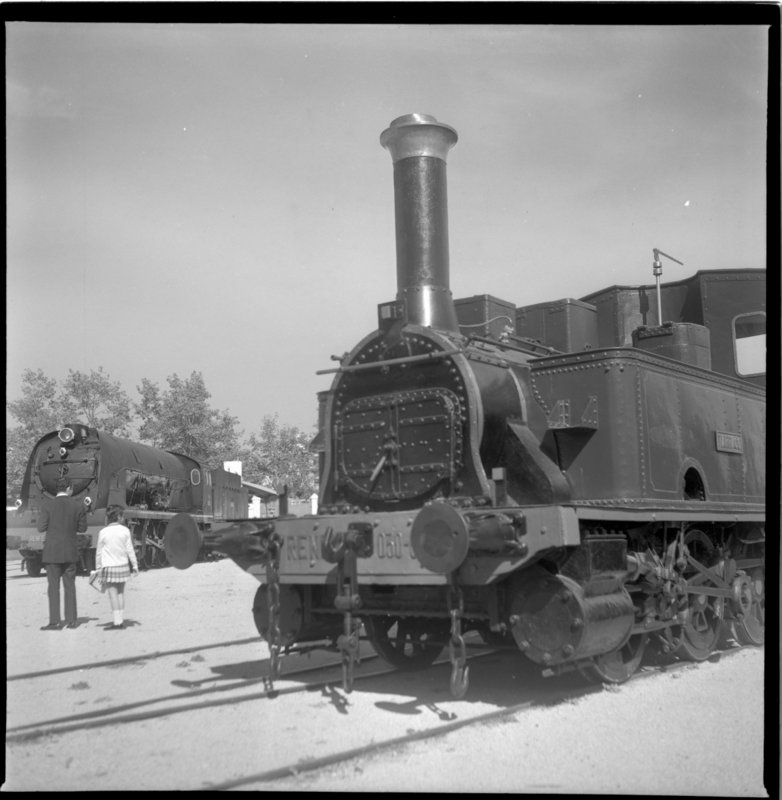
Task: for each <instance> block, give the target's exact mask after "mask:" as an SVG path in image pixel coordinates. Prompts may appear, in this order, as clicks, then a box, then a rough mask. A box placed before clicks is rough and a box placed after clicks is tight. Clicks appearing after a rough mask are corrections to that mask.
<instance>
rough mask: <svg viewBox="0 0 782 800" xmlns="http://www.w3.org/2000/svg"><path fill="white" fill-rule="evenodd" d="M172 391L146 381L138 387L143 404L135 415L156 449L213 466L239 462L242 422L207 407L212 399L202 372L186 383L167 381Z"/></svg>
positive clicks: (174, 377)
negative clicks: (236, 459)
mask: <svg viewBox="0 0 782 800" xmlns="http://www.w3.org/2000/svg"><path fill="white" fill-rule="evenodd" d="M167 382H168V389H165V390H161V389H160V387H159V386H158V385H157V384H155V383H152V382H151V381H149V380H147V379H146V378H144V379H143V380H142V382H141V386H139V387H137V388H138V391H139V394H140V395H141V401H140V402H139V403H137V404H136V405H135V411H136V413H137V414H138V416H139V417H140V419H141V426H140V428H139V435H140V436H141V438H142V439H143V440H145V441H147V442H149V443H150V444H153V445H154V446H155V447H161V448H163V449H164V450H173V451H175V452H177V453H183V454H185V455H188V456H191V457H192V458H195V459H196V460H198V461H201V462H203V463H205V464H209V465H210V466H222V462H223V461H226V460H232V459H235V458H236V456H237V454H238V452H239V434H238V433H237V430H236V426H237V424H238V422H239V421H238V419H237V418H236V417H232V416H231V415H230V414H229V413H228V411H217V410H215V409H213V408H210V406H209V405H208V403H207V400H209V398H210V397H211V395H210V394H209V392H208V391H207V389H206V386H205V384H204V379H203V377H202V375H201V373H200V372H193V373H192V374H191V375H190V377H189V378H187V379H186V380H182V379H181V378H180V377H179V376H178V375H177V374H176V373H175V374H174V375H170V376H169V377H168V378H167Z"/></svg>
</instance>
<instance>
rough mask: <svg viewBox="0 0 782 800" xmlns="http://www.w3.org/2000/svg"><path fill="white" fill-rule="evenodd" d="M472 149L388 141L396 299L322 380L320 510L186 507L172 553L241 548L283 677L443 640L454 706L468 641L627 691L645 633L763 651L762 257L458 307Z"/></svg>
mask: <svg viewBox="0 0 782 800" xmlns="http://www.w3.org/2000/svg"><path fill="white" fill-rule="evenodd" d="M456 141H457V134H456V131H455V130H454V129H453V128H452V127H450V126H448V125H445V124H442V123H440V122H438V121H437V120H436V119H435V118H434V117H431V116H428V115H422V114H411V115H407V116H403V117H399V118H398V119H395V120H394V121H393V122H392V123H391V124H390V126H389V127H388V128H387V129H386V130H385V131H384V132H383V133H382V135H381V137H380V143H381V145H382V146H383V147H384V148H386V149H388V151H389V152H390V154H391V158H392V161H393V169H394V196H395V219H396V255H397V295H396V299H395V300H393V301H391V302H386V303H382V304H380V305H379V306H378V322H377V329H376V330H374V331H372V332H371V333H369V334H368V335H367V336H366V337H365V338H364V339H363V340H361V341H360V342H359V343H358V344H357V345H356V346H355V347H354V348H353V349H352V350H351V351H350V352H349V353H347V354H346V355H345V356H344V357H343V358H342V359H341V361H340V363H339V366H338V367H336V368H335V369H333V370H324V371H323V373H333V374H334V378H333V383H332V385H331V388H330V389H328V390H327V391H324V392H321V393H320V395H319V401H320V414H319V416H320V424H319V428H320V430H319V434H318V437H317V438H316V443H315V444H316V446H317V449H318V450H319V458H320V496H319V512H318V514H317V515H309V516H305V517H299V518H296V519H293V518H279V519H276V520H269V521H255V522H251V521H244V522H240V523H236V524H233V525H228V526H224V527H222V528H220V527H219V526H213V528H212V530H211V531H210V532H208V533H206V534H204V533H203V532H202V531H200V530H199V528H198V525H197V519H196V518H194V517H193V516H192V515H190V514H187V513H183V514H178V515H177V516H176V517H174V518H173V519H172V520H171V521H170V522H169V524H168V526H167V529H166V534H165V547H166V551H167V553H168V558H169V560H170V562H171V563H172V564H173V565H174V566H176V567H178V568H187V567H188V566H189V565H190V564H191V563H193V561H194V560H195V558H196V557H197V554H198V553H199V552H201V550H202V548H204V547H206V548H207V549H209V548H211V549H217V550H220V551H222V552H225V553H227V554H228V555H229V556H230V557H231V558H232V559H233V560H234V562H235V563H236V564H237V565H239V566H240V567H241V568H242V569H244V570H246V571H248V572H250V573H252V574H253V575H255V576H256V577H257V579H258V581H259V583H260V586H259V588H258V590H257V594H256V597H255V602H254V607H253V613H254V617H255V623H256V626H257V629H258V631H259V633H260V634H261V635H262V636H263V637H264V638H265V639H266V640H267V641H268V643H269V647H270V653H271V660H270V668H271V677H272V678H274V677H275V676H276V675H278V674H279V665H280V661H279V656H280V654H281V653H282V652H287V651H289V650H295V649H301V648H304V647H307V646H310V647H311V646H315V645H314V643H318V642H324V643H330V644H331V645H332V646H334V647H336V648H337V649H338V650H339V652H341V654H342V663H343V671H344V685H345V688H346V690H348V691H349V690H350V688H351V685H352V680H353V677H352V676H353V668H354V664H355V663H356V659H357V656H358V648H359V639H360V636H359V634H360V626H361V625H362V624H363V627H364V629H365V632H366V636H367V638H368V639H369V640H370V642H371V643H372V645H373V646H374V648H375V649H376V651H377V652H378V653H379V654H380V655H381V656H382V657H383V658H385V659H386V660H387V661H388V662H390V663H391V664H393V665H395V666H396V667H398V668H400V669H415V668H421V667H424V666H427V665H429V664H431V663H432V662H433V661H434V659H435V658H437V657H438V656H439V655H440V654H441V653H442V652H443V650H444V649H445V648H446V647H447V649H448V654H449V657H450V663H451V678H450V688H451V691H452V693H453V695H454V696H456V697H460V696H462V695H463V694H464V693H465V691H466V690H467V686H468V667H467V665H466V661H465V660H466V646H465V640H464V634H465V633H466V632H467V631H471V630H474V631H477V632H478V633H479V634H480V635H481V637H482V638H483V639H484V640H485V641H486V642H490V643H492V644H497V645H505V646H510V647H513V648H517V649H518V650H519V651H520V652H522V653H523V654H524V655H525V656H526V657H527V658H529V659H531V660H532V661H533V662H535V663H536V664H538V665H540V668H541V669H542V670H543V671H544V672H546V673H547V674H559V673H561V672H565V671H569V670H579V671H580V672H581V673H583V674H584V675H585V676H586V677H588V678H590V679H593V680H597V681H600V682H617V683H618V682H621V681H624V680H626V679H628V678H629V677H630V676H631V675H632V674H633V672H634V671H635V670H636V669H637V668H638V667H639V665H640V663H641V662H642V659H643V657H644V653H645V652H647V648H648V646H649V645H650V643H654V644H655V645H656V646H659V647H661V648H662V649H663V650H665V651H666V652H669V653H672V654H677V655H678V656H681V657H683V658H686V659H692V660H695V661H701V660H704V659H706V658H708V656H709V654H710V653H711V652H712V651H713V649H714V648H715V646H716V645H717V642H718V639H719V637H720V635H721V634H723V633H724V632H725V629H726V626H730V629H731V630H732V632H733V634H734V636H735V637H736V638H737V639H738V640H739V642H741V643H752V644H761V643H762V642H763V641H764V636H765V569H764V564H765V560H764V559H765V388H764V387H765V375H764V373H765V365H764V348H765V271H764V270H755V269H742V270H705V271H700V272H698V273H697V274H696V275H694V276H692V277H690V278H688V279H686V280H682V281H678V282H675V283H666V284H661V283H660V280H659V275H660V273H661V261H660V257H661V256H665V255H666V254H664V253H662V251H659V250H656V249H655V250H654V274H655V276H658V277H657V282H656V287H655V286H651V285H650V286H613V287H610V288H608V289H605V290H603V291H600V292H596V293H595V294H592V295H589V296H587V297H584V298H581V299H580V300H576V299H573V298H567V299H561V300H557V301H554V302H550V303H542V304H537V305H531V306H523V307H516V305H515V304H513V303H511V302H508V301H505V300H502V299H499V298H497V297H494V296H492V295H478V296H475V297H469V298H463V299H460V300H453V298H452V295H451V291H450V288H449V274H448V273H449V259H448V235H447V197H446V157H447V154H448V151H449V150H450V148H451V147H452V146H453V145H454V144H455V143H456ZM669 258H670V257H669ZM655 300H656V302H655ZM663 308H664V309H665V312H663V310H662V309H663ZM664 313H665V314H667V320H670V321H666V317H665V316H664Z"/></svg>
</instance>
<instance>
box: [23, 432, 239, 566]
mask: <svg viewBox="0 0 782 800" xmlns="http://www.w3.org/2000/svg"><path fill="white" fill-rule="evenodd" d="M61 477H65V478H67V479H68V480H69V481H70V482H71V486H72V487H73V497H74V498H77V499H80V500H82V502H83V503H84V505H85V506H86V508H87V511H88V520H89V523H88V528H87V532H86V533H84V534H79V559H80V567H81V569H83V570H90V569H94V566H95V546H96V544H97V540H98V532H99V531H100V529H101V528H102V527H103V526H104V525H105V519H104V514H102V513H96V512H98V511H103V510H105V509H106V507H107V506H109V505H112V504H118V505H121V506H124V508H125V522H126V524H127V525H128V526H129V527H130V529H131V532H132V534H133V540H134V545H135V546H136V549H137V552H138V555H139V559H140V562H139V563H140V565H143V566H146V567H147V568H151V567H160V566H165V565H166V563H167V561H166V555H165V548H164V546H163V534H164V532H165V526H166V524H167V523H168V522H169V521H170V520H171V519H172V518H173V517H174V516H175V515H176V514H177V513H179V512H187V513H189V514H191V515H192V518H193V520H194V522H195V523H196V524H197V525H198V526H199V529H201V528H206V527H208V526H209V525H210V524H211V523H212V522H213V521H215V520H221V521H222V520H233V519H245V518H246V517H247V511H248V500H249V497H248V492H247V489H246V488H244V487H242V481H241V478H240V477H239V476H238V475H234V474H232V473H230V472H227V471H226V470H224V469H208V468H205V467H204V466H203V465H201V464H200V463H199V462H198V461H195V460H194V459H192V458H189V457H188V456H183V455H179V454H178V453H172V452H169V451H166V450H160V449H158V448H156V447H150V446H149V445H144V444H139V443H138V442H132V441H130V440H128V439H120V438H118V437H116V436H111V435H109V434H107V433H102V432H100V431H98V430H96V429H95V428H90V427H88V426H86V425H81V424H78V423H76V424H69V425H66V426H65V427H63V428H61V429H60V430H57V431H53V432H51V433H47V434H46V435H45V436H43V437H42V438H41V439H40V440H39V441H38V443H37V444H36V445H35V447H34V448H33V451H32V453H31V455H30V458H29V460H28V463H27V469H26V471H25V475H24V479H23V482H22V492H21V497H20V500H19V503H18V508H17V511H16V515H15V516H16V520H15V521H12V522H11V526H12V527H13V531H14V536H15V537H17V538H18V539H19V542H18V549H19V551H20V552H21V554H22V558H23V559H24V566H25V568H26V569H27V572H28V574H30V575H38V574H40V571H41V567H42V563H41V554H42V552H43V542H44V537H45V534H43V533H38V531H37V527H36V519H37V514H38V512H39V511H40V509H41V507H42V505H43V504H44V503H46V501H47V498H50V497H54V495H55V494H56V493H57V491H56V488H55V487H56V485H57V481H58V479H59V478H61Z"/></svg>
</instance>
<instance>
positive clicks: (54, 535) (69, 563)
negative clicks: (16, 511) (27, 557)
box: [38, 494, 87, 625]
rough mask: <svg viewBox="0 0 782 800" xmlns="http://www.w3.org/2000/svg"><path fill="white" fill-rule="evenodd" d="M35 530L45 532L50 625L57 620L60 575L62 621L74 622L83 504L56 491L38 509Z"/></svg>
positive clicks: (84, 516) (84, 527)
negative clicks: (63, 613) (63, 611)
mask: <svg viewBox="0 0 782 800" xmlns="http://www.w3.org/2000/svg"><path fill="white" fill-rule="evenodd" d="M38 530H39V531H40V532H41V533H43V532H46V541H45V542H44V545H43V557H42V559H41V560H42V561H43V563H44V564H45V565H46V578H47V580H48V582H49V624H50V625H59V623H60V578H62V588H63V595H64V599H65V622H66V624H70V623H75V622H76V563H77V562H78V560H79V550H78V538H77V536H76V534H77V533H84V531H86V530H87V511H86V509H85V508H84V505H83V504H82V503H80V502H78V501H77V500H72V499H71V498H70V497H69V496H68V495H67V494H58V495H57V497H55V498H54V499H53V500H51V501H50V502H49V503H48V505H46V506H45V507H44V508H43V509H42V510H41V512H40V516H39V517H38Z"/></svg>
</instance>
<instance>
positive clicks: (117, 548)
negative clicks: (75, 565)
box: [95, 505, 138, 631]
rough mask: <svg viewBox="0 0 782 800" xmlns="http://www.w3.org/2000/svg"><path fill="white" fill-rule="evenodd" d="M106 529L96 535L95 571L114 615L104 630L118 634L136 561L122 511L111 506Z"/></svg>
mask: <svg viewBox="0 0 782 800" xmlns="http://www.w3.org/2000/svg"><path fill="white" fill-rule="evenodd" d="M106 522H107V523H108V524H107V525H106V527H105V528H102V529H101V531H100V533H98V544H97V548H96V553H95V568H96V569H97V570H98V571H99V572H100V573H101V575H102V577H103V582H104V583H105V584H106V591H107V592H108V595H109V602H110V603H111V611H112V613H113V614H114V622H113V624H112V625H109V626H108V628H106V630H109V631H111V630H114V631H116V630H121V629H122V628H124V627H125V622H124V620H123V617H124V614H125V581H127V580H128V578H130V576H131V574H133V575H138V561H137V560H136V551H135V550H134V549H133V542H132V541H131V538H130V529H129V528H128V527H127V526H126V525H124V524H123V523H124V517H123V508H122V506H118V505H111V506H109V507H108V508H107V509H106Z"/></svg>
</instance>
